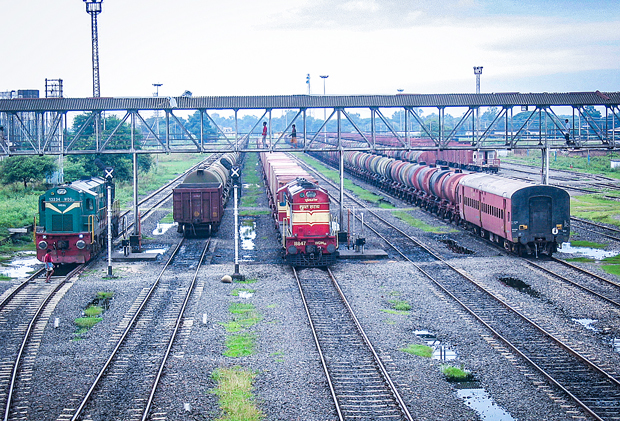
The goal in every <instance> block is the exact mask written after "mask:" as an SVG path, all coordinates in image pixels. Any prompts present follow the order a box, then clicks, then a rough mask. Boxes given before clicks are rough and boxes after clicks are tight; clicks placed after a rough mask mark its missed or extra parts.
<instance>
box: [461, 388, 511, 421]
mask: <svg viewBox="0 0 620 421" xmlns="http://www.w3.org/2000/svg"><path fill="white" fill-rule="evenodd" d="M455 385H456V393H457V395H458V396H459V398H461V399H463V400H464V401H465V404H466V405H467V406H469V407H470V408H471V409H473V410H474V411H476V412H477V413H478V415H480V419H482V420H485V421H486V420H488V421H515V419H514V418H513V417H512V415H510V414H509V413H508V412H506V411H504V409H503V408H502V407H500V406H499V405H497V404H496V403H495V402H494V401H493V398H492V397H491V395H489V393H488V392H487V391H486V390H485V389H484V388H482V387H480V384H479V383H478V382H475V381H474V382H461V383H455Z"/></svg>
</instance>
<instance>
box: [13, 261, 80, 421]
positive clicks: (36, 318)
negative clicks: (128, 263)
mask: <svg viewBox="0 0 620 421" xmlns="http://www.w3.org/2000/svg"><path fill="white" fill-rule="evenodd" d="M86 267H87V265H84V264H82V265H80V266H78V267H76V268H75V269H73V270H72V271H71V272H69V273H68V274H67V275H66V276H65V277H64V279H63V280H62V281H61V282H59V283H58V285H56V286H55V287H54V288H53V289H52V291H50V292H49V294H48V295H47V297H46V298H45V299H44V300H43V301H42V302H41V305H39V307H38V308H37V310H36V311H35V313H34V315H33V316H32V319H31V320H30V323H28V328H27V329H26V333H24V337H23V340H22V343H21V346H20V348H19V351H18V353H17V356H16V357H15V364H13V370H12V372H11V379H10V381H9V390H8V392H7V398H6V407H5V410H4V418H3V420H4V421H8V420H9V417H10V413H11V403H12V400H13V391H14V390H15V383H16V382H17V377H18V373H19V366H20V365H21V361H22V356H23V354H24V350H25V349H26V346H27V345H28V341H29V339H30V336H31V334H32V330H33V328H34V326H35V324H36V323H37V322H38V321H39V317H40V315H41V313H43V310H45V308H46V307H47V305H48V304H49V302H50V301H51V299H52V298H53V297H54V295H56V293H57V292H58V291H59V290H60V289H61V288H62V287H63V286H64V284H65V283H67V281H69V279H71V278H73V277H74V276H75V275H76V274H79V273H81V272H82V271H83V270H84V269H85V268H86ZM25 284H26V282H23V283H22V285H25Z"/></svg>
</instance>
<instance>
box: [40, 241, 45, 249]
mask: <svg viewBox="0 0 620 421" xmlns="http://www.w3.org/2000/svg"><path fill="white" fill-rule="evenodd" d="M39 248H40V249H41V250H45V249H46V248H47V241H39Z"/></svg>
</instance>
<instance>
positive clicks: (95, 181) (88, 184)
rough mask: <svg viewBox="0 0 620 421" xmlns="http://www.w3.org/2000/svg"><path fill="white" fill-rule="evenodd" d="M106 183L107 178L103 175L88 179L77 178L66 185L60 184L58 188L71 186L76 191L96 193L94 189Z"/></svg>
mask: <svg viewBox="0 0 620 421" xmlns="http://www.w3.org/2000/svg"><path fill="white" fill-rule="evenodd" d="M102 184H105V180H104V179H103V178H102V177H91V178H89V179H86V180H77V181H74V182H72V183H70V184H66V185H64V186H58V188H71V189H73V190H76V191H84V192H86V193H88V194H92V195H96V194H97V193H95V192H93V191H92V189H93V188H96V187H99V186H101V185H102Z"/></svg>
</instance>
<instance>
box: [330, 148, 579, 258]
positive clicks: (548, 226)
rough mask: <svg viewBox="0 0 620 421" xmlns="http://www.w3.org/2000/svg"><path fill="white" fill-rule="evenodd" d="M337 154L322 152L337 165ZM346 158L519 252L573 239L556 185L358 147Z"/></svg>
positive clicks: (369, 176) (550, 249) (376, 180)
mask: <svg viewBox="0 0 620 421" xmlns="http://www.w3.org/2000/svg"><path fill="white" fill-rule="evenodd" d="M337 154H338V152H329V153H323V154H321V156H322V157H323V158H325V159H326V160H327V161H328V162H331V163H332V164H335V165H337V163H338V155H337ZM344 162H345V168H346V170H347V171H349V172H351V173H352V174H354V175H356V176H358V177H360V178H362V179H364V180H366V181H367V182H369V183H371V184H373V185H376V186H378V187H381V188H383V189H384V190H386V191H388V192H389V193H391V194H393V195H395V196H397V197H399V198H401V199H404V200H407V201H408V202H410V203H413V204H415V205H418V206H420V207H422V208H424V209H426V210H428V211H429V212H431V213H435V214H437V215H438V216H440V217H441V218H446V219H449V220H450V221H452V222H454V223H456V224H462V225H465V226H466V227H467V228H469V229H471V230H472V231H474V232H475V233H477V234H478V235H480V236H482V237H484V238H487V239H489V240H491V241H493V242H496V243H498V244H501V245H502V246H503V247H504V248H506V249H507V250H509V251H512V252H514V253H517V254H519V255H525V254H535V255H538V254H541V253H543V254H548V255H551V254H553V253H554V252H555V251H557V249H558V245H559V244H561V243H562V242H566V241H568V239H569V234H570V197H569V195H568V193H567V192H566V191H565V190H563V189H560V188H558V187H553V186H547V185H535V184H530V183H525V182H522V181H516V180H510V179H506V178H503V177H499V176H496V175H491V174H483V173H463V172H462V171H461V170H455V169H451V168H448V167H440V166H436V165H421V164H416V163H412V162H405V161H401V160H397V159H394V158H388V157H384V156H379V155H373V154H368V153H365V152H359V151H349V152H345V155H344Z"/></svg>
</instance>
